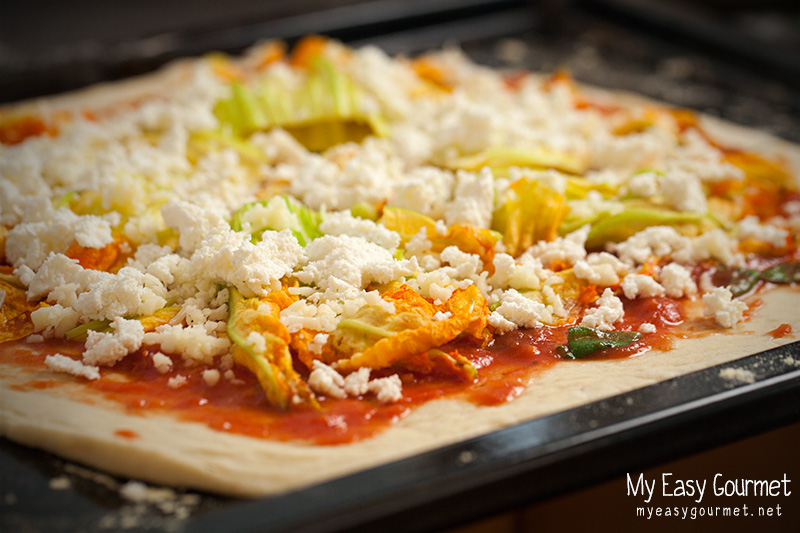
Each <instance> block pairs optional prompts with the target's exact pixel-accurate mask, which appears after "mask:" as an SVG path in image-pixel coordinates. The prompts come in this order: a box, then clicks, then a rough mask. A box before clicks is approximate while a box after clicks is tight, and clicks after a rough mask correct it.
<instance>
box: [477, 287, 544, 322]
mask: <svg viewBox="0 0 800 533" xmlns="http://www.w3.org/2000/svg"><path fill="white" fill-rule="evenodd" d="M494 313H497V315H499V316H501V317H503V318H504V319H505V320H507V321H509V322H512V323H514V324H516V325H517V326H519V327H523V328H532V327H535V326H541V325H542V324H550V323H552V322H553V321H554V319H555V317H554V312H553V306H552V305H545V304H543V303H541V302H537V301H534V300H532V299H530V298H526V297H525V296H523V295H522V294H520V293H519V292H518V291H517V290H516V289H509V290H507V291H505V292H504V293H503V297H502V299H501V300H500V305H499V306H498V307H497V308H496V309H495V310H494ZM494 313H492V314H494ZM494 322H495V324H493V325H495V327H498V326H499V327H500V328H503V329H504V328H507V327H508V325H507V324H505V322H502V321H500V320H498V318H495V319H494Z"/></svg>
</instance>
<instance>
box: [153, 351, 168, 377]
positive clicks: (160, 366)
mask: <svg viewBox="0 0 800 533" xmlns="http://www.w3.org/2000/svg"><path fill="white" fill-rule="evenodd" d="M152 359H153V366H154V367H155V368H156V370H158V373H159V374H166V373H167V372H169V371H170V370H172V359H171V358H170V357H169V356H168V355H164V354H163V353H161V352H156V353H154V354H153V355H152Z"/></svg>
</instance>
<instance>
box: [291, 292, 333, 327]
mask: <svg viewBox="0 0 800 533" xmlns="http://www.w3.org/2000/svg"><path fill="white" fill-rule="evenodd" d="M280 320H281V323H282V324H283V325H284V326H286V329H287V330H289V333H294V332H295V331H300V330H301V329H303V328H307V329H311V330H315V331H333V330H334V329H335V328H336V324H337V323H338V320H337V316H336V311H335V310H334V309H333V308H331V307H330V306H329V305H328V304H325V303H321V304H319V305H313V304H311V303H309V302H308V301H306V300H297V301H296V302H294V303H293V304H292V305H290V306H289V307H287V308H286V309H284V310H283V311H281V315H280Z"/></svg>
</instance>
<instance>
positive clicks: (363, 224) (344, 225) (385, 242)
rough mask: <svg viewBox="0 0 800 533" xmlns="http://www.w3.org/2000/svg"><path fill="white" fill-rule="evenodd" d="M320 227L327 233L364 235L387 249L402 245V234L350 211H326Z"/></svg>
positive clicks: (352, 235)
mask: <svg viewBox="0 0 800 533" xmlns="http://www.w3.org/2000/svg"><path fill="white" fill-rule="evenodd" d="M319 229H320V231H322V232H323V233H325V234H327V235H349V236H351V237H362V238H364V239H365V240H366V241H368V242H371V243H375V244H377V245H378V246H382V247H383V248H386V249H387V250H394V249H395V248H397V247H398V246H400V235H399V234H398V233H397V232H396V231H392V230H390V229H388V228H386V227H384V226H381V225H379V224H376V223H375V222H373V221H372V220H367V219H363V218H357V217H354V216H352V215H351V214H350V212H349V211H339V212H336V213H326V214H325V216H324V219H323V221H322V222H321V223H320V225H319Z"/></svg>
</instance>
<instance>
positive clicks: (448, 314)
mask: <svg viewBox="0 0 800 533" xmlns="http://www.w3.org/2000/svg"><path fill="white" fill-rule="evenodd" d="M451 316H453V313H451V312H450V311H444V312H442V311H436V313H435V314H434V315H433V319H434V320H436V321H437V322H441V321H442V320H447V319H448V318H450V317H451Z"/></svg>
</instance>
